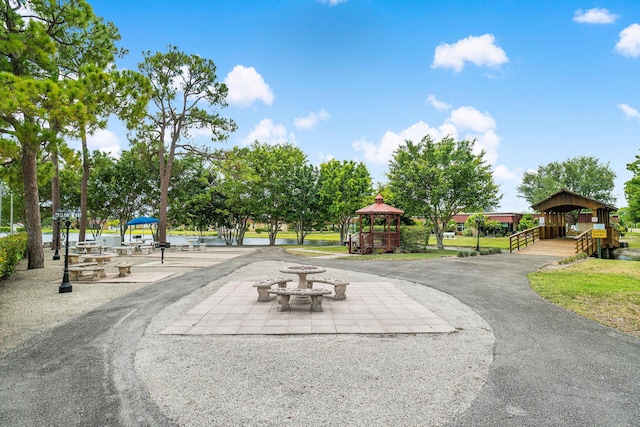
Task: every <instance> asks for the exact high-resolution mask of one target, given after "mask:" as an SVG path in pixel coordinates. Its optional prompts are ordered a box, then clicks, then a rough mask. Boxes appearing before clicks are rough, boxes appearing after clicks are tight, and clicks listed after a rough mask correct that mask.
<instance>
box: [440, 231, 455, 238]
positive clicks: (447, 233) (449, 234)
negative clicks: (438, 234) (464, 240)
mask: <svg viewBox="0 0 640 427" xmlns="http://www.w3.org/2000/svg"><path fill="white" fill-rule="evenodd" d="M442 234H443V235H444V238H445V239H455V238H456V233H454V232H452V231H445V232H444V233H442Z"/></svg>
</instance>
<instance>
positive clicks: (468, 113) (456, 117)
mask: <svg viewBox="0 0 640 427" xmlns="http://www.w3.org/2000/svg"><path fill="white" fill-rule="evenodd" d="M449 120H450V121H451V123H453V124H454V125H455V126H456V128H459V129H462V130H465V129H468V130H471V131H473V132H476V133H481V132H486V131H489V130H493V129H495V127H496V121H495V120H494V119H493V117H491V115H490V114H489V113H481V112H480V111H478V110H476V109H475V108H474V107H469V106H463V107H459V108H456V109H455V110H453V111H452V112H451V116H450V117H449Z"/></svg>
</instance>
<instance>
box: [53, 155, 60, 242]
mask: <svg viewBox="0 0 640 427" xmlns="http://www.w3.org/2000/svg"><path fill="white" fill-rule="evenodd" d="M58 155H59V151H58V146H57V144H56V146H55V148H54V149H53V150H52V152H51V163H52V164H53V178H51V214H52V215H55V213H56V212H58V209H60V162H59V158H58ZM52 229H53V230H52V231H53V236H52V238H51V249H59V248H60V224H59V223H58V221H53V222H52Z"/></svg>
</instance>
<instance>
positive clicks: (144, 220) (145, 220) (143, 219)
mask: <svg viewBox="0 0 640 427" xmlns="http://www.w3.org/2000/svg"><path fill="white" fill-rule="evenodd" d="M159 222H160V220H159V219H158V218H153V217H151V216H140V217H138V218H134V219H132V220H131V221H129V222H127V225H144V224H157V223H159ZM142 234H143V235H144V227H143V228H142ZM129 239H131V229H129Z"/></svg>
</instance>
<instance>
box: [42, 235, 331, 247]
mask: <svg viewBox="0 0 640 427" xmlns="http://www.w3.org/2000/svg"><path fill="white" fill-rule="evenodd" d="M105 236H117V235H114V234H105ZM132 236H142V239H151V234H149V233H147V234H144V235H143V234H142V233H136V234H133V235H129V233H127V234H126V235H125V238H124V240H125V242H129V241H131V240H132ZM52 239H53V234H52V233H42V241H43V243H49V242H51V240H52ZM87 239H89V240H93V236H91V234H88V235H87ZM188 239H198V242H197V243H204V244H206V245H207V246H225V242H224V239H222V238H218V237H208V236H205V237H202V238H201V239H200V238H199V237H198V236H172V235H169V236H167V240H168V241H169V243H171V244H172V245H187V244H189V242H188ZM69 240H70V241H72V242H77V241H78V233H74V232H70V233H69ZM297 244H298V243H297V241H296V239H276V245H297ZM304 244H305V245H314V246H331V245H335V244H337V242H334V241H331V240H311V241H309V240H306V241H305V242H304ZM234 245H235V242H234ZM244 245H245V246H267V245H269V239H268V238H260V237H245V239H244Z"/></svg>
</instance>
